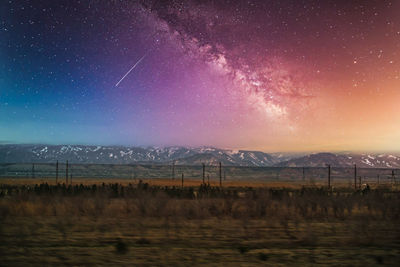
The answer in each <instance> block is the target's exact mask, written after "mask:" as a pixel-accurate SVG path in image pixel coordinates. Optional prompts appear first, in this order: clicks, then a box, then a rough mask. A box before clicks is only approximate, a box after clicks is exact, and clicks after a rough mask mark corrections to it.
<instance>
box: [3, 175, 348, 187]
mask: <svg viewBox="0 0 400 267" xmlns="http://www.w3.org/2000/svg"><path fill="white" fill-rule="evenodd" d="M140 180H141V181H143V182H144V183H148V184H150V185H154V186H181V185H182V181H181V179H180V178H176V179H165V178H148V179H146V178H142V179H118V178H112V179H107V178H104V179H99V178H90V177H87V178H76V179H75V178H73V181H72V184H73V185H76V184H83V185H92V184H97V185H101V184H102V183H105V184H109V183H118V184H122V185H125V186H126V185H128V184H137V183H138V182H139V181H140ZM58 182H59V183H65V178H60V179H59V180H58ZM41 183H48V184H50V185H55V184H56V181H55V178H54V177H51V178H7V177H5V178H1V179H0V185H1V184H9V185H10V184H11V185H35V184H41ZM201 184H202V180H201V179H194V178H190V177H189V178H185V179H184V186H185V187H188V186H189V187H190V186H199V185H201ZM210 185H211V186H219V180H218V181H216V180H212V181H210ZM333 185H334V186H337V187H351V186H349V184H348V183H345V182H336V183H334V184H333ZM222 186H223V187H269V188H293V189H299V188H301V187H303V186H317V187H318V186H326V184H325V183H324V182H315V183H312V184H311V183H309V182H303V181H260V180H247V181H246V180H228V181H222Z"/></svg>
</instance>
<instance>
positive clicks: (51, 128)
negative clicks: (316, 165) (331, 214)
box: [0, 0, 400, 152]
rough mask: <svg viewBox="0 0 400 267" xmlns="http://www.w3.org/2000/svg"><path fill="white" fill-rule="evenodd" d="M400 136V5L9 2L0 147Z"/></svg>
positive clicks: (387, 146) (301, 142) (3, 12)
mask: <svg viewBox="0 0 400 267" xmlns="http://www.w3.org/2000/svg"><path fill="white" fill-rule="evenodd" d="M135 65H136V66H135ZM129 70H131V71H130V72H129V73H128V71H129ZM126 74H127V75H126ZM125 75H126V76H125ZM124 76H125V77H124ZM399 140H400V1H383V0H379V1H356V0H354V1H351V0H346V1H344V0H343V1H340V0H336V1H328V0H327V1H301V0H297V1H284V0H283V1H261V0H259V1H233V0H231V1H228V0H225V1H105V0H104V1H100V0H97V1H96V0H93V1H89V0H88V1H73V0H70V1H53V0H47V1H44V0H36V1H23V0H19V1H6V0H4V1H1V3H0V143H46V144H99V145H139V146H147V145H156V146H170V145H188V146H203V145H205V146H216V147H221V148H234V149H254V150H262V151H267V152H268V151H270V152H272V151H323V150H324V151H326V150H329V151H337V150H353V151H359V150H364V151H366V150H368V151H376V150H400V142H399Z"/></svg>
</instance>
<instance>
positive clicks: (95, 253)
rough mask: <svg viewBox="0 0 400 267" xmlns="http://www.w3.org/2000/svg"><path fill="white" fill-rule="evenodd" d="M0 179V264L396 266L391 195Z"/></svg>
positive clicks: (294, 187) (398, 195) (380, 189)
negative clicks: (66, 183) (70, 183)
mask: <svg viewBox="0 0 400 267" xmlns="http://www.w3.org/2000/svg"><path fill="white" fill-rule="evenodd" d="M218 185H219V184H218V182H217V181H212V182H211V184H210V185H208V184H204V185H201V180H196V179H187V180H185V181H184V186H183V187H182V184H181V180H180V179H175V180H171V179H142V180H139V179H134V180H132V179H98V178H92V179H90V178H86V179H84V178H80V179H75V180H74V181H73V184H72V185H69V186H66V185H65V184H55V182H54V179H48V178H36V179H26V178H25V179H22V178H13V177H11V178H1V179H0V218H1V219H0V240H1V242H0V254H1V263H0V265H4V266H10V265H12V266H26V265H27V264H28V263H29V265H33V266H43V265H109V266H110V265H111V266H112V265H130V266H132V265H152V266H153V265H178V266H179V265H180V266H186V265H207V266H210V265H211V266H219V265H222V264H230V265H234V266H238V265H239V266H254V265H260V266H266V265H267V266H284V265H297V266H305V265H306V266H309V265H345V266H346V265H347V266H361V265H364V266H375V265H379V264H385V265H393V266H396V265H397V264H398V262H399V261H400V241H399V240H400V228H399V226H400V191H399V190H398V188H396V187H393V186H387V185H385V186H383V185H380V186H378V185H376V186H371V189H366V188H364V189H361V190H354V189H353V188H352V187H349V186H347V184H346V183H343V186H340V185H339V184H338V185H336V186H335V187H334V188H331V189H329V188H327V187H326V186H324V184H323V183H321V184H318V183H313V184H304V183H301V182H284V181H268V182H265V181H264V182H262V181H257V180H255V181H251V182H245V181H239V180H238V181H226V182H224V184H223V187H222V188H220V187H219V186H218Z"/></svg>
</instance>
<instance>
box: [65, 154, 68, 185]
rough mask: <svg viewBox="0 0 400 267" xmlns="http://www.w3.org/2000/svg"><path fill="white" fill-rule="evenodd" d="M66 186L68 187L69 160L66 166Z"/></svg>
mask: <svg viewBox="0 0 400 267" xmlns="http://www.w3.org/2000/svg"><path fill="white" fill-rule="evenodd" d="M65 185H68V160H67V163H66V165H65Z"/></svg>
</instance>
